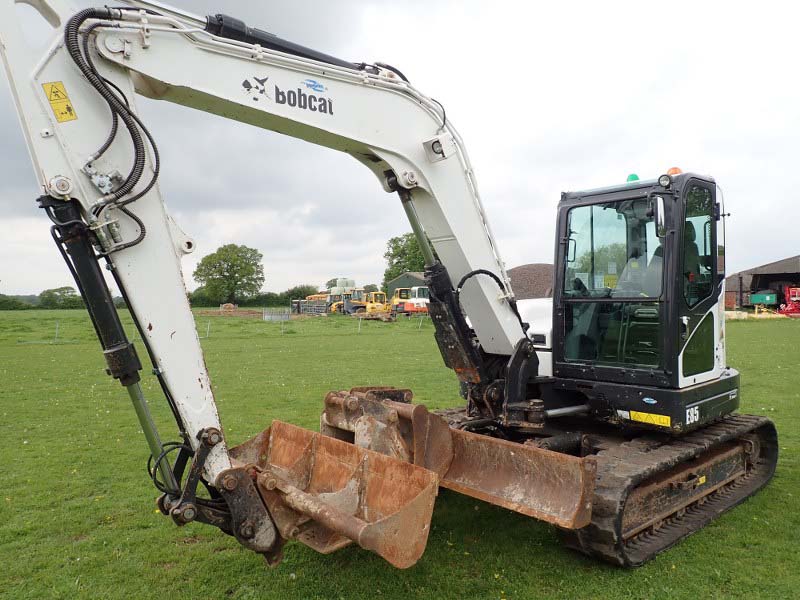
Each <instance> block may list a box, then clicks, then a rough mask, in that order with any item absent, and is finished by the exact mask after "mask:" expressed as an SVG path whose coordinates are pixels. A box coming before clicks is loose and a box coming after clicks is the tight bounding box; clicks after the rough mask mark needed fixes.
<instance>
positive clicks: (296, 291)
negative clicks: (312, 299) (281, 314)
mask: <svg viewBox="0 0 800 600" xmlns="http://www.w3.org/2000/svg"><path fill="white" fill-rule="evenodd" d="M318 292H319V289H318V288H317V286H315V285H309V284H301V285H296V286H295V287H293V288H289V289H288V290H286V291H285V292H283V294H281V296H283V297H284V300H285V301H286V304H287V305H288V304H289V303H290V302H291V301H292V300H302V299H303V298H305V297H306V296H310V295H311V294H316V293H318Z"/></svg>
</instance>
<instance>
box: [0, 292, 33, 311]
mask: <svg viewBox="0 0 800 600" xmlns="http://www.w3.org/2000/svg"><path fill="white" fill-rule="evenodd" d="M30 308H34V307H33V305H32V304H26V303H25V302H20V301H19V300H17V299H16V298H12V297H10V296H5V295H3V294H0V310H27V309H30Z"/></svg>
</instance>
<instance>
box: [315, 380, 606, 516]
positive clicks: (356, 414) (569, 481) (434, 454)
mask: <svg viewBox="0 0 800 600" xmlns="http://www.w3.org/2000/svg"><path fill="white" fill-rule="evenodd" d="M410 397H411V393H410V392H409V391H408V390H393V389H389V388H354V389H352V390H351V391H350V392H332V393H330V394H328V396H327V397H326V398H325V410H324V412H323V413H322V417H321V427H320V431H322V433H325V434H326V435H330V436H333V437H336V438H339V439H342V440H345V441H350V442H352V443H354V444H355V445H356V446H360V447H363V448H369V449H371V450H375V451H377V452H381V453H384V454H387V455H389V456H393V457H395V458H397V459H400V460H407V461H409V462H413V463H414V464H415V465H419V466H421V467H425V468H426V469H429V470H431V471H433V472H435V473H436V474H438V475H439V485H441V486H443V487H446V488H449V489H452V490H454V491H457V492H460V493H462V494H466V495H468V496H472V497H473V498H478V499H480V500H484V501H486V502H490V503H492V504H497V505H498V506H502V507H504V508H508V509H510V510H513V511H516V512H519V513H522V514H524V515H528V516H531V517H535V518H537V519H541V520H542V521H547V522H548V523H553V524H555V525H558V526H559V527H563V528H566V529H577V528H581V527H584V526H586V525H588V524H589V522H590V521H591V516H592V500H591V499H592V492H593V490H594V475H595V471H596V463H595V460H594V459H593V458H591V457H589V458H579V457H575V456H570V455H566V454H561V453H558V452H552V451H550V450H545V449H542V448H537V447H534V446H527V445H524V444H518V443H514V442H508V441H505V440H500V439H497V438H492V437H489V436H485V435H479V434H475V433H470V432H468V431H461V430H457V429H451V428H450V427H449V426H448V424H447V422H446V421H445V420H444V419H442V418H441V417H439V416H437V415H433V414H431V413H429V412H428V410H427V409H426V408H425V407H424V406H422V405H414V404H409V403H408V401H409V400H410Z"/></svg>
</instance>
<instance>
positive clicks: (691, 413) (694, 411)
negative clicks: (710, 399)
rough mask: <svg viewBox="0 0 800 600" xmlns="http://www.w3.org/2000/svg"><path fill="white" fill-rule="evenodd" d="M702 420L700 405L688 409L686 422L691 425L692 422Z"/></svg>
mask: <svg viewBox="0 0 800 600" xmlns="http://www.w3.org/2000/svg"><path fill="white" fill-rule="evenodd" d="M699 420H700V407H699V406H692V407H691V408H687V409H686V424H687V425H691V424H692V423H697V422H698V421H699Z"/></svg>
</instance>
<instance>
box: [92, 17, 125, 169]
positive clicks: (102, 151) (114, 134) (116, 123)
mask: <svg viewBox="0 0 800 600" xmlns="http://www.w3.org/2000/svg"><path fill="white" fill-rule="evenodd" d="M101 26H102V23H93V24H92V25H90V26H89V27H88V28H87V29H86V30H85V31H84V32H83V56H84V58H85V59H86V62H87V63H88V64H89V66H90V67H91V69H92V71H94V72H95V73H97V67H95V66H94V61H93V60H92V55H91V54H90V52H89V37H90V34H91V33H92V32H93V31H94V30H95V29H97V28H98V27H101ZM102 79H103V82H105V83H106V85H108V83H109V81H108V80H107V79H105V78H102ZM126 104H127V103H126ZM109 108H110V109H111V131H110V132H109V133H108V137H107V138H106V141H105V142H103V145H102V146H100V148H98V149H97V150H96V151H95V152H94V154H92V157H93V158H92V160H97V159H98V158H100V157H101V156H103V154H105V152H106V150H108V149H109V148H110V147H111V144H112V143H113V142H114V139H115V138H116V137H117V130H118V129H119V117H118V116H117V113H116V111H115V110H114V108H113V107H112V106H110V105H109Z"/></svg>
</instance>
